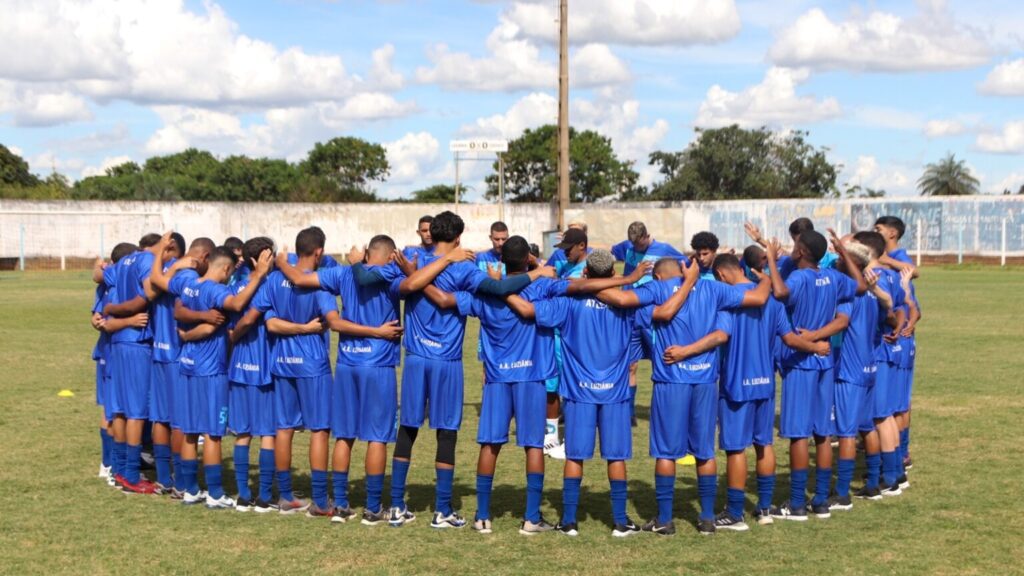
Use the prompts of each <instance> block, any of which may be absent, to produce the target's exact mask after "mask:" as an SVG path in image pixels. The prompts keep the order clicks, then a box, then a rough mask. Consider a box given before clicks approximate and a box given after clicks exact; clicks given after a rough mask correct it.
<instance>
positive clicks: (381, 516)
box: [362, 506, 388, 526]
mask: <svg viewBox="0 0 1024 576" xmlns="http://www.w3.org/2000/svg"><path fill="white" fill-rule="evenodd" d="M387 521H388V511H387V510H385V509H384V507H383V506H381V507H380V510H377V511H376V512H370V511H369V510H365V509H364V510H363V519H362V524H363V526H376V525H377V524H380V523H381V522H387Z"/></svg>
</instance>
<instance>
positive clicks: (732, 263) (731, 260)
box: [711, 254, 743, 272]
mask: <svg viewBox="0 0 1024 576" xmlns="http://www.w3.org/2000/svg"><path fill="white" fill-rule="evenodd" d="M721 268H735V269H737V270H742V269H743V267H742V266H740V259H739V258H737V257H736V255H735V254H719V255H717V256H715V261H714V262H712V263H711V269H712V270H714V271H716V272H717V271H718V270H719V269H721Z"/></svg>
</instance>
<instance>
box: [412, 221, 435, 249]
mask: <svg viewBox="0 0 1024 576" xmlns="http://www.w3.org/2000/svg"><path fill="white" fill-rule="evenodd" d="M433 221H434V217H433V216H431V215H430V214H427V215H426V216H420V221H419V222H418V223H417V224H416V235H417V236H419V237H420V244H422V245H424V246H430V245H431V244H433V243H434V241H433V239H431V237H430V223H431V222H433Z"/></svg>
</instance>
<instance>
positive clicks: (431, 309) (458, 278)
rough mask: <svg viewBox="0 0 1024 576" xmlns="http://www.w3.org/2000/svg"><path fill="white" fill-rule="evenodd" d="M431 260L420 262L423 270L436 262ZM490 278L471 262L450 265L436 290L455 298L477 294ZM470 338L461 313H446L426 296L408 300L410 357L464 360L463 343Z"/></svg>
mask: <svg viewBox="0 0 1024 576" xmlns="http://www.w3.org/2000/svg"><path fill="white" fill-rule="evenodd" d="M436 259H437V257H436V256H434V255H430V256H429V257H427V258H425V259H424V260H421V261H420V262H417V266H418V267H419V268H423V267H425V266H427V265H428V264H430V263H431V262H433V261H434V260H436ZM486 279H487V274H486V273H485V272H482V271H480V269H479V268H477V267H476V265H474V264H472V263H470V262H456V263H454V264H449V265H448V267H447V268H445V269H444V271H442V272H441V273H440V274H438V275H437V278H435V279H434V282H433V284H434V286H436V287H437V288H439V289H441V290H444V291H445V292H448V293H449V294H454V293H456V292H476V289H477V288H478V287H479V286H480V283H481V282H483V281H484V280H486ZM465 334H466V317H465V316H463V315H461V314H459V311H458V310H442V309H440V308H438V307H437V306H435V305H434V303H433V302H431V301H430V300H429V299H428V298H427V297H426V296H424V295H423V293H422V292H416V293H413V294H409V295H408V296H406V299H405V340H404V341H405V349H406V351H408V352H409V353H410V354H415V355H417V356H421V357H423V358H432V359H436V360H461V359H462V339H463V336H465Z"/></svg>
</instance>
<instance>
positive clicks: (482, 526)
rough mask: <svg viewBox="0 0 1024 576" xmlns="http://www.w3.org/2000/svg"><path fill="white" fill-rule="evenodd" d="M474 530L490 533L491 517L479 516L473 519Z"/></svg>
mask: <svg viewBox="0 0 1024 576" xmlns="http://www.w3.org/2000/svg"><path fill="white" fill-rule="evenodd" d="M473 530H476V531H477V532H478V533H480V534H490V533H491V532H492V531H493V530H491V519H490V518H477V519H476V520H474V521H473Z"/></svg>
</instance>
